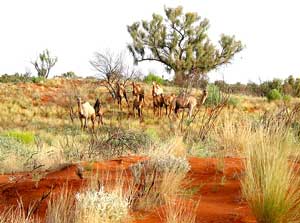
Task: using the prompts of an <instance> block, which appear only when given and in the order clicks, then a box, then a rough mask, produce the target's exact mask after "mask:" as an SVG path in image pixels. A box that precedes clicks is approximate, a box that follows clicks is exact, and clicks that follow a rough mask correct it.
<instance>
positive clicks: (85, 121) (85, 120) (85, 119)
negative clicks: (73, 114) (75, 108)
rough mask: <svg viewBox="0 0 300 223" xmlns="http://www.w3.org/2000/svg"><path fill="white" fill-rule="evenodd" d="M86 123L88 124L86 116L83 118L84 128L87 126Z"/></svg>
mask: <svg viewBox="0 0 300 223" xmlns="http://www.w3.org/2000/svg"><path fill="white" fill-rule="evenodd" d="M87 124H88V119H87V118H84V128H85V129H86V128H87Z"/></svg>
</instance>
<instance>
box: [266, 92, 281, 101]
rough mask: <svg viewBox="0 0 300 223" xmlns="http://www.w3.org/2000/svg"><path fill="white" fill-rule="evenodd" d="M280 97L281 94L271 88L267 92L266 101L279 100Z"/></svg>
mask: <svg viewBox="0 0 300 223" xmlns="http://www.w3.org/2000/svg"><path fill="white" fill-rule="evenodd" d="M281 98H282V95H281V93H280V92H279V91H278V90H277V89H272V90H271V91H269V93H268V94H267V99H268V101H275V100H280V99H281Z"/></svg>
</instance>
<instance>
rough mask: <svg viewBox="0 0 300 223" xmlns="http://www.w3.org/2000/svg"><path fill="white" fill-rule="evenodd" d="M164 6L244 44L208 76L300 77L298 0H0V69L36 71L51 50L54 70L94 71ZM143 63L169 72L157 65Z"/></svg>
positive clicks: (215, 34) (242, 78) (215, 33)
mask: <svg viewBox="0 0 300 223" xmlns="http://www.w3.org/2000/svg"><path fill="white" fill-rule="evenodd" d="M164 5H165V6H168V7H175V6H178V5H182V6H183V7H184V11H195V12H198V14H199V15H201V16H202V17H205V18H208V19H209V21H210V30H209V34H210V37H211V39H212V40H213V41H214V42H215V43H217V42H216V41H217V40H218V38H219V36H220V34H221V33H225V34H229V35H235V36H236V38H237V39H238V40H241V41H242V42H243V43H244V44H245V45H246V49H244V51H243V52H242V53H240V54H238V55H237V56H236V57H235V59H234V61H233V63H232V64H230V65H228V66H226V67H223V68H221V69H219V70H218V71H216V72H213V73H211V74H210V77H211V80H214V79H223V77H224V79H225V80H226V81H228V82H231V83H232V82H237V81H240V82H247V81H249V80H251V81H258V80H259V78H260V79H261V80H267V79H272V78H274V77H278V78H285V77H287V76H288V75H294V76H296V77H299V75H300V57H299V55H298V54H299V52H300V32H299V28H300V26H299V22H300V13H299V10H300V7H299V6H300V2H299V3H298V1H297V0H285V1H284V0H226V1H224V0H184V1H183V0H182V1H180V0H151V1H150V0H148V1H146V0H127V1H121V0H119V1H117V0H108V1H104V0H0V74H3V73H9V74H12V73H15V72H25V71H28V70H31V71H32V73H33V74H35V70H34V68H33V66H32V65H31V64H30V61H32V60H35V59H36V57H37V55H38V54H39V53H40V52H41V51H43V50H44V49H46V48H48V49H49V50H50V53H51V54H52V55H55V56H57V57H58V63H57V64H56V65H55V67H54V68H53V69H52V71H51V75H52V76H53V75H60V74H61V73H63V72H67V71H74V72H75V73H76V74H78V75H80V76H90V75H94V74H95V71H94V70H93V69H92V67H91V66H90V64H89V60H90V59H91V58H92V57H93V53H94V52H95V51H101V50H105V49H112V50H115V51H122V50H124V49H126V44H127V43H129V42H130V36H129V34H128V32H127V28H126V25H130V24H132V23H133V22H135V21H140V20H141V19H150V18H151V15H152V13H153V12H156V13H160V14H162V13H163V8H164ZM139 68H140V69H141V70H142V71H143V72H144V73H145V74H146V73H148V72H149V71H155V72H156V73H158V74H160V75H162V74H164V75H165V77H166V76H167V74H166V72H165V70H164V69H162V67H161V66H159V65H157V64H156V63H154V62H153V63H146V64H143V63H141V64H140V65H139Z"/></svg>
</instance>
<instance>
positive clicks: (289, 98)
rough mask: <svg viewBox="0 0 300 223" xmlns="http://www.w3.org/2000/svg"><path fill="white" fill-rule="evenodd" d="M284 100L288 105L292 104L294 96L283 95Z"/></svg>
mask: <svg viewBox="0 0 300 223" xmlns="http://www.w3.org/2000/svg"><path fill="white" fill-rule="evenodd" d="M282 100H283V101H284V102H286V103H289V102H291V100H292V96H291V95H288V94H285V95H283V97H282Z"/></svg>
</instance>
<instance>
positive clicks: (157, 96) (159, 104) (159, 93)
mask: <svg viewBox="0 0 300 223" xmlns="http://www.w3.org/2000/svg"><path fill="white" fill-rule="evenodd" d="M152 97H153V114H154V115H155V113H156V110H157V109H158V117H161V111H162V108H163V106H164V95H163V89H162V88H161V87H160V86H159V85H158V84H157V83H155V82H154V81H153V82H152Z"/></svg>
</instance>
